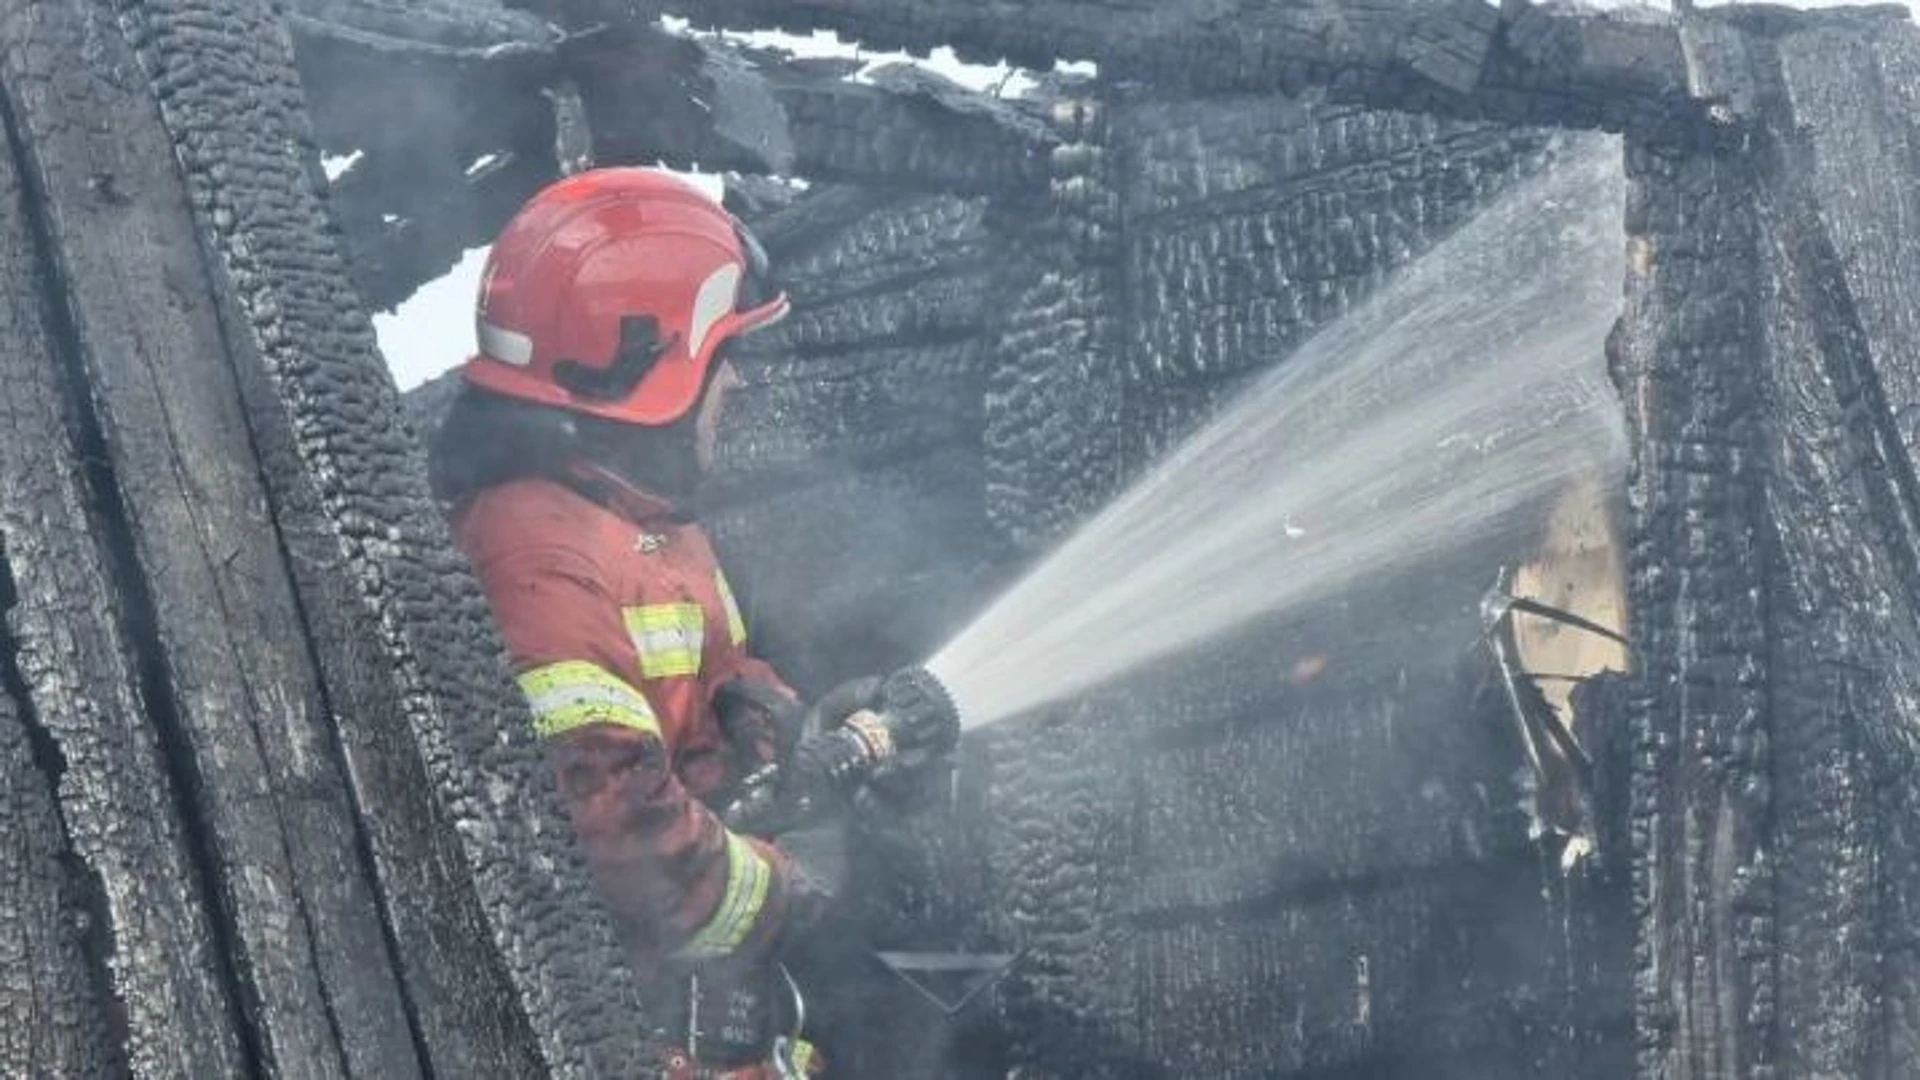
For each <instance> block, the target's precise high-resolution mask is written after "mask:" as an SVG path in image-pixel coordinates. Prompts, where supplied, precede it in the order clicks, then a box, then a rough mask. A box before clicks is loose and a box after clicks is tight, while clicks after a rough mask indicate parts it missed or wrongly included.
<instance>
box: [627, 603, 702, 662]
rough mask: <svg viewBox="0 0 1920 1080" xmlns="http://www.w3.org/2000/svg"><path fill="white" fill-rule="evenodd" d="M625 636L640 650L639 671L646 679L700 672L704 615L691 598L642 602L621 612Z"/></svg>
mask: <svg viewBox="0 0 1920 1080" xmlns="http://www.w3.org/2000/svg"><path fill="white" fill-rule="evenodd" d="M621 614H622V615H623V616H624V617H625V619H626V623H627V636H628V637H630V638H632V639H633V648H634V651H635V652H637V653H639V654H640V674H641V675H644V676H645V677H647V678H649V679H664V678H666V677H668V676H670V675H698V674H700V653H701V651H702V646H704V644H705V643H706V637H707V618H706V616H705V615H704V614H703V613H702V612H701V611H700V605H699V604H695V603H691V602H682V603H672V604H642V605H641V606H639V607H630V608H626V609H625V610H623V611H622V612H621Z"/></svg>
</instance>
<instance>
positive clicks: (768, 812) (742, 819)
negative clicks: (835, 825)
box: [726, 667, 960, 836]
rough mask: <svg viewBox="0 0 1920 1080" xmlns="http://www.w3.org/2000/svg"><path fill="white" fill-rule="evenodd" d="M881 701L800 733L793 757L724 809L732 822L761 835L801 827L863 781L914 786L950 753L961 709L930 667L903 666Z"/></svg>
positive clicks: (752, 781) (753, 780) (750, 782)
mask: <svg viewBox="0 0 1920 1080" xmlns="http://www.w3.org/2000/svg"><path fill="white" fill-rule="evenodd" d="M879 699H880V700H879V704H878V706H877V707H876V708H872V709H863V710H861V711H859V712H856V713H854V714H853V715H851V716H848V717H846V718H844V719H843V720H842V721H841V722H840V723H839V724H837V725H836V726H834V727H831V728H828V729H827V730H825V731H821V732H816V733H814V734H812V735H809V736H807V737H805V738H803V739H802V740H801V741H800V743H799V745H797V746H796V747H794V750H793V755H792V757H791V759H790V760H788V761H786V762H784V763H782V764H780V765H778V766H772V767H769V768H767V769H763V770H761V771H760V772H758V773H756V774H754V775H753V776H752V777H749V778H748V779H747V781H746V783H745V784H744V785H743V788H744V790H743V791H742V793H741V796H740V798H739V799H737V800H736V801H735V802H734V803H733V805H732V806H731V807H729V808H728V809H727V812H726V818H727V821H728V823H729V824H730V825H733V826H734V827H736V828H740V829H742V830H744V831H747V832H752V833H756V834H758V835H763V836H771V835H776V834H777V833H779V832H784V831H789V830H791V829H795V828H799V827H800V826H801V825H802V824H804V823H806V822H808V821H811V820H814V819H816V818H819V817H822V816H825V815H826V814H827V813H828V812H830V811H831V810H832V809H833V808H835V807H837V806H839V805H841V804H844V803H845V802H846V801H847V799H848V798H850V797H851V796H852V794H853V793H854V792H855V791H857V790H859V789H860V788H862V787H865V786H868V785H871V784H874V783H875V782H876V781H878V782H884V783H885V784H886V785H887V786H888V787H891V788H895V789H899V788H903V787H911V786H912V785H913V784H915V783H917V782H918V781H919V779H920V778H921V777H922V776H924V775H927V774H929V773H932V772H934V771H935V768H934V767H935V766H937V765H939V764H941V763H944V762H945V761H946V760H947V759H948V758H949V757H951V755H952V753H953V751H954V748H955V747H957V746H958V745H959V742H960V712H959V709H958V708H957V707H956V706H955V705H954V702H953V697H952V695H951V694H949V693H948V692H947V689H946V687H945V686H943V685H941V683H940V680H939V679H937V678H935V677H934V676H933V673H932V672H929V671H927V670H926V669H925V668H921V667H910V668H902V669H901V670H899V671H896V672H894V673H893V674H891V675H889V676H887V677H886V679H885V680H884V681H883V682H882V683H881V688H880V694H879Z"/></svg>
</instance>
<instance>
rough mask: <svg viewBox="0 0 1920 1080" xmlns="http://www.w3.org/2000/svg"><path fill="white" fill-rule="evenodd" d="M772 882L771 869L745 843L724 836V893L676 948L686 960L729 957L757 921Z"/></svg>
mask: <svg viewBox="0 0 1920 1080" xmlns="http://www.w3.org/2000/svg"><path fill="white" fill-rule="evenodd" d="M772 881H773V867H771V866H769V865H767V860H766V859H765V858H764V857H763V856H762V855H761V854H760V853H759V852H758V851H755V850H754V848H753V845H752V844H749V843H747V842H746V841H745V840H742V839H741V838H740V837H738V836H735V835H734V834H732V833H728V834H727V891H726V892H725V893H724V894H723V895H722V896H721V897H720V903H719V904H718V905H717V906H716V907H715V908H714V909H713V914H712V915H711V916H709V917H708V918H707V921H706V924H705V925H703V926H701V927H700V929H699V930H697V931H695V932H694V935H693V937H692V939H691V940H689V941H688V942H687V943H686V944H685V945H684V946H682V947H681V949H680V955H681V957H682V958H683V959H687V960H716V959H719V958H720V957H723V956H728V955H731V954H732V953H733V952H734V950H736V949H738V948H739V947H740V946H741V944H742V943H744V942H745V941H746V940H747V935H748V934H749V933H752V932H753V924H754V923H755V922H757V921H758V920H759V918H760V909H761V908H763V907H765V906H766V903H767V889H768V886H769V885H770V884H771V883H772Z"/></svg>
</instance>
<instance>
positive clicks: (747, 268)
mask: <svg viewBox="0 0 1920 1080" xmlns="http://www.w3.org/2000/svg"><path fill="white" fill-rule="evenodd" d="M786 313H787V297H786V294H785V293H783V292H780V291H779V290H778V289H776V288H774V287H773V286H772V285H771V284H770V283H769V282H768V280H767V259H766V254H765V252H763V251H762V250H761V248H760V245H759V244H758V243H756V242H755V241H754V239H753V237H752V236H751V235H750V234H749V233H748V232H747V230H746V228H745V227H744V226H742V225H741V224H740V222H739V221H737V220H736V219H735V218H734V217H733V215H731V214H729V213H727V211H726V210H725V209H723V208H722V207H721V206H719V205H718V204H717V203H715V202H714V201H713V200H712V199H709V198H708V197H707V196H706V195H704V194H702V193H701V192H700V190H699V189H697V188H695V187H694V186H693V185H691V184H689V183H687V182H686V181H684V180H682V179H680V178H679V177H677V176H674V175H673V174H671V173H667V172H662V171H660V170H657V169H642V168H607V169H592V170H589V171H586V172H582V173H578V174H576V175H573V176H570V177H567V178H566V179H564V180H560V181H558V182H557V183H554V184H551V185H549V186H548V187H546V188H545V189H543V190H542V191H541V192H540V193H539V194H537V195H535V196H534V197H533V198H532V199H530V200H528V202H527V204H526V205H525V206H523V207H521V208H520V211H519V213H517V214H515V215H514V217H513V220H512V221H509V222H508V223H507V226H506V228H505V229H503V230H502V231H501V233H500V238H499V239H498V240H496V241H495V242H494V245H493V250H492V252H491V253H490V254H489V255H488V256H487V266H486V272H485V274H484V276H483V277H482V278H481V281H480V300H479V308H478V311H477V312H476V320H475V321H476V324H477V327H476V329H477V336H478V338H479V347H480V348H479V352H478V353H477V354H476V355H475V356H474V357H473V359H471V360H469V361H468V362H467V365H466V368H465V374H466V378H467V379H468V380H469V381H470V382H472V383H474V384H475V385H477V386H480V387H483V388H485V389H487V390H491V391H493V392H495V393H498V394H503V395H506V396H508V397H514V398H519V399H521V400H523V401H531V402H537V403H539V404H543V405H553V406H557V407H559V408H563V409H571V410H574V411H576V412H582V413H588V414H591V415H594V416H600V417H605V418H606V419H609V420H618V421H623V422H626V423H632V424H668V423H672V422H673V421H674V420H676V419H678V418H679V417H681V416H683V415H685V414H686V413H687V411H688V410H689V409H691V408H693V406H694V403H695V402H696V401H697V400H698V399H699V397H700V392H701V388H702V387H703V386H704V385H705V384H706V377H707V369H708V368H709V367H710V366H711V365H712V363H713V357H714V353H715V350H716V349H717V348H718V347H719V346H720V343H721V342H723V341H726V340H727V339H728V338H730V337H733V336H734V335H736V334H744V333H748V332H750V331H753V330H757V329H760V328H763V327H766V326H768V325H771V324H772V323H774V322H776V321H777V320H779V319H780V318H781V317H782V316H784V315H785V314H786Z"/></svg>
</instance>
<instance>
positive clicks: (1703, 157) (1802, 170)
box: [1620, 12, 1920, 1078]
mask: <svg viewBox="0 0 1920 1080" xmlns="http://www.w3.org/2000/svg"><path fill="white" fill-rule="evenodd" d="M1715 21H1716V22H1717V24H1718V25H1717V27H1716V29H1718V30H1720V31H1722V35H1721V36H1722V40H1723V41H1731V42H1733V43H1735V44H1736V45H1737V47H1735V48H1726V49H1722V50H1719V51H1718V52H1717V53H1716V54H1715V56H1714V63H1713V65H1712V66H1711V67H1710V68H1709V69H1708V70H1707V71H1706V72H1705V73H1704V74H1705V75H1706V76H1707V77H1708V78H1710V79H1712V80H1713V81H1715V82H1717V83H1719V84H1720V85H1744V86H1747V87H1749V88H1750V90H1751V93H1752V96H1753V101H1754V102H1755V109H1754V116H1755V118H1756V120H1757V121H1759V123H1760V124H1761V125H1762V126H1761V129H1760V130H1759V131H1756V132H1755V133H1754V138H1753V139H1752V142H1751V149H1750V150H1749V152H1747V153H1744V154H1739V155H1725V154H1712V153H1703V152H1701V151H1700V150H1699V148H1697V147H1692V146H1676V145H1672V144H1662V143H1659V142H1647V143H1644V144H1640V145H1636V146H1635V148H1634V149H1633V151H1632V153H1631V154H1630V156H1629V175H1630V176H1631V178H1632V181H1633V188H1634V193H1635V194H1634V198H1633V201H1632V204H1631V209H1630V211H1629V216H1628V221H1629V229H1630V232H1631V233H1632V234H1633V239H1632V243H1631V246H1630V248H1629V262H1630V265H1631V266H1632V268H1633V273H1632V274H1631V275H1630V277H1629V287H1628V294H1627V299H1628V306H1627V313H1626V328H1627V332H1626V333H1625V334H1624V335H1623V338H1622V344H1623V351H1622V354H1621V357H1620V360H1621V375H1622V379H1623V383H1624V391H1625V398H1626V400H1627V401H1628V403H1629V415H1630V419H1631V421H1632V422H1633V424H1634V426H1635V432H1634V434H1635V443H1636V450H1637V455H1636V467H1635V472H1634V480H1633V485H1632V507H1633V514H1634V526H1633V545H1634V546H1633V553H1632V558H1631V562H1630V565H1631V568H1632V582H1631V585H1632V593H1631V599H1632V610H1633V622H1634V639H1635V643H1636V646H1637V649H1638V651H1639V652H1640V654H1641V656H1642V657H1643V658H1644V664H1645V667H1644V670H1643V671H1642V672H1641V674H1640V681H1639V695H1638V699H1637V702H1636V706H1637V707H1636V710H1635V711H1636V716H1635V718H1634V719H1635V728H1636V736H1635V776H1634V790H1633V798H1632V812H1633V830H1634V841H1635V846H1636V855H1637V875H1636V886H1635V905H1636V912H1637V914H1638V917H1639V921H1640V950H1639V955H1638V957H1637V967H1638V972H1637V976H1636V980H1637V985H1638V999H1639V1000H1638V1003H1637V1008H1638V1014H1639V1037H1640V1043H1641V1046H1640V1061H1639V1066H1640V1072H1641V1075H1644V1076H1653V1077H1663V1078H1666V1077H1672V1078H1694V1077H1702V1078H1704V1077H1722V1076H1783V1077H1784V1076H1859V1077H1898V1076H1908V1075H1912V1074H1913V1073H1914V1072H1915V1070H1916V1069H1920V1039H1916V1034H1915V1033H1916V1025H1915V1019H1914V1018H1915V1016H1916V1010H1917V1009H1920V1003H1917V1002H1916V992H1915V988H1916V980H1920V967H1917V965H1920V957H1917V956H1916V952H1915V947H1914V937H1913V935H1914V927H1915V923H1914V918H1913V915H1914V912H1913V897H1914V896H1915V895H1916V893H1915V889H1916V887H1920V877H1917V876H1916V863H1915V858H1914V848H1913V841H1912V838H1913V836H1914V835H1915V828H1916V825H1917V824H1920V822H1917V821H1916V817H1915V812H1916V800H1915V791H1916V786H1915V782H1914V777H1915V776H1916V775H1920V760H1917V759H1916V750H1917V749H1920V737H1916V732H1917V731H1920V686H1917V685H1916V683H1915V680H1916V678H1920V654H1917V652H1916V650H1917V649H1920V641H1916V638H1917V637H1920V632H1917V631H1916V625H1917V620H1920V605H1917V604H1916V599H1917V597H1916V591H1915V590H1916V586H1920V561H1916V558H1915V553H1916V544H1917V542H1920V528H1917V527H1916V521H1917V520H1920V503H1917V502H1916V498H1915V482H1914V472H1913V460H1912V456H1911V452H1910V448H1909V447H1908V446H1907V445H1906V443H1905V441H1904V439H1903V430H1904V428H1903V423H1904V421H1905V420H1906V416H1907V410H1908V409H1909V408H1910V399H1911V394H1912V390H1911V387H1912V380H1913V374H1912V357H1911V349H1912V342H1911V340H1910V338H1909V337H1908V335H1907V334H1906V333H1905V332H1904V330H1903V329H1902V327H1903V326H1905V325H1907V324H1908V323H1909V322H1910V321H1911V320H1912V319H1913V318H1914V314H1913V312H1914V297H1913V295H1912V292H1911V288H1910V285H1909V284H1908V283H1907V282H1906V280H1905V279H1903V278H1901V277H1900V276H1899V274H1900V270H1899V268H1900V267H1901V266H1902V265H1904V264H1905V263H1906V262H1908V261H1909V260H1911V258H1912V254H1911V252H1910V251H1909V249H1910V248H1911V247H1912V245H1913V244H1914V243H1915V242H1916V241H1915V237H1914V235H1913V232H1912V229H1911V228H1908V227H1906V226H1905V225H1904V222H1906V221H1908V220H1910V216H1909V215H1910V214H1911V210H1910V208H1909V207H1910V203H1911V199H1912V194H1911V190H1910V189H1911V184H1910V183H1909V182H1907V180H1910V179H1911V175H1912V170H1913V168H1914V159H1913V158H1912V156H1911V154H1910V151H1909V150H1908V140H1910V139H1911V128H1910V126H1908V125H1907V124H1906V122H1905V121H1903V120H1902V121H1895V120H1893V118H1894V117H1897V116H1900V115H1902V111H1903V109H1904V107H1905V106H1904V103H1903V101H1902V96H1903V95H1904V94H1905V93H1906V91H1905V90H1904V89H1902V88H1900V85H1899V81H1900V80H1899V76H1898V74H1897V73H1898V72H1901V71H1904V70H1909V69H1910V68H1911V66H1912V65H1913V64H1914V62H1915V58H1916V56H1920V38H1917V37H1916V35H1915V33H1914V31H1913V30H1912V28H1911V27H1910V26H1905V25H1899V26H1896V25H1893V24H1890V23H1889V22H1887V21H1886V20H1884V19H1879V18H1875V17H1873V16H1871V15H1859V14H1856V15H1845V16H1833V17H1827V18H1822V19H1818V20H1806V21H1793V20H1790V19H1788V18H1783V17H1782V16H1781V15H1780V14H1779V13H1765V12H1762V13H1757V14H1755V15H1752V16H1743V15H1730V16H1723V17H1720V18H1718V19H1716V20H1715ZM1729 31H1730V32H1731V33H1727V32H1729ZM1876 167H1880V168H1887V169H1889V170H1891V171H1892V173H1893V174H1894V175H1897V176H1901V177H1905V178H1907V180H1903V181H1900V182H1881V181H1880V180H1879V179H1878V178H1876V177H1875V176H1874V171H1875V169H1876ZM1870 223H1871V224H1870Z"/></svg>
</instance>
